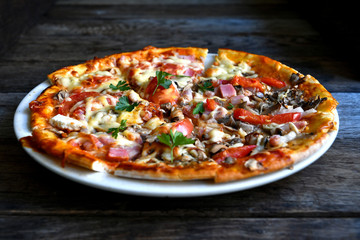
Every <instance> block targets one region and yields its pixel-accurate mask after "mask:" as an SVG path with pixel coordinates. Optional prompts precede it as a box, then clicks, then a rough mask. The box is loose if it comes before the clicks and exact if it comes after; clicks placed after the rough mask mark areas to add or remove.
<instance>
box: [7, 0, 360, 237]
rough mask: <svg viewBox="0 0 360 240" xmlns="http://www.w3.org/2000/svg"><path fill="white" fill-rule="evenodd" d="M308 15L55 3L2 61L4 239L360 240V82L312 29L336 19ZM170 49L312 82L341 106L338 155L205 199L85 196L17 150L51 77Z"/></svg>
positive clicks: (282, 5)
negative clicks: (34, 100)
mask: <svg viewBox="0 0 360 240" xmlns="http://www.w3.org/2000/svg"><path fill="white" fill-rule="evenodd" d="M159 2H160V4H159ZM139 5H141V7H139ZM331 12H332V11H331ZM307 14H308V13H307ZM307 14H305V13H304V11H303V9H302V8H297V7H296V5H295V6H294V5H293V4H290V5H289V4H288V3H287V1H282V0H274V1H264V0H256V1H248V0H242V1H232V0H229V1H226V2H225V3H224V4H221V3H219V1H217V0H211V1H210V2H209V3H207V4H204V1H202V0H197V1H196V2H195V3H189V2H188V1H186V0H185V1H184V2H182V3H179V2H176V1H170V3H168V4H166V3H164V2H163V1H160V0H157V1H155V2H153V4H149V3H148V4H145V5H144V2H143V1H142V0H139V1H133V2H132V3H131V4H124V1H120V2H117V1H115V2H114V0H106V1H105V2H100V1H97V0H91V1H89V2H84V1H82V0H78V1H71V2H69V1H67V0H59V1H58V2H57V3H56V4H55V5H54V7H53V8H51V10H50V11H48V12H47V13H46V15H44V16H43V18H42V19H41V21H40V22H38V24H36V25H35V26H33V27H32V28H30V29H29V30H28V31H27V32H25V33H24V34H22V35H21V36H20V38H19V41H18V42H17V44H16V45H14V47H13V48H12V49H11V51H8V52H7V53H5V54H2V55H0V73H1V75H0V81H1V88H0V99H1V101H0V132H1V134H0V239H70V238H75V239H84V238H90V239H104V238H110V239H243V238H245V239H325V238H326V239H359V238H360V221H359V216H360V165H359V164H358V161H359V160H360V148H359V147H358V145H357V143H358V141H359V136H360V125H359V124H358V123H359V122H360V107H359V100H358V99H360V81H359V80H360V79H359V75H358V73H357V67H356V66H355V67H354V65H353V64H352V62H351V61H350V62H349V59H351V58H349V55H350V53H348V52H346V53H342V54H340V52H341V49H342V48H341V46H339V45H337V44H334V41H329V40H328V39H327V37H328V35H327V34H329V33H327V34H325V33H324V32H323V31H319V28H318V25H314V23H313V22H312V21H314V20H316V18H319V17H325V18H324V19H329V18H326V17H327V16H324V15H321V16H320V15H319V16H316V15H314V16H313V17H312V19H310V18H308V17H307V16H308V15H307ZM324 14H325V13H324ZM333 21H336V19H335V20H333ZM320 22H323V21H320ZM345 30H346V29H344V31H345ZM345 33H348V32H345ZM324 34H325V35H324ZM345 35H346V34H345ZM169 44H171V45H174V46H188V45H191V46H199V47H207V48H209V49H210V52H216V50H217V49H218V48H219V47H227V48H231V49H238V50H243V51H248V52H252V53H257V54H263V55H267V56H269V57H272V58H274V59H276V60H279V61H281V62H283V63H285V64H287V65H289V66H291V67H293V68H295V69H297V70H299V71H300V72H302V73H305V74H311V75H313V76H314V77H315V78H317V79H319V81H320V82H321V83H322V84H324V86H325V87H326V88H327V89H328V90H329V91H330V92H332V93H333V96H334V97H335V98H336V99H337V100H338V101H339V106H338V112H339V116H340V130H339V133H338V137H337V139H336V141H335V142H334V144H333V146H332V147H331V148H330V149H329V150H328V151H327V152H326V153H325V154H324V155H323V156H322V157H321V158H320V159H318V160H317V161H316V162H315V163H313V164H312V165H310V166H309V167H307V168H306V169H304V170H303V171H301V172H299V173H297V174H294V175H292V176H290V177H288V178H285V179H283V180H280V181H277V182H274V183H271V184H268V185H265V186H261V187H258V188H254V189H250V190H247V191H241V192H234V193H229V194H223V195H218V196H206V197H198V198H151V197H138V196H131V195H125V194H118V193H112V192H106V191H103V190H98V189H94V188H90V187H87V186H84V185H81V184H78V183H74V182H72V181H70V180H67V179H64V178H62V177H60V176H57V175H55V174H54V173H52V172H50V171H48V170H47V169H45V168H44V167H42V166H40V165H39V164H38V163H36V162H35V161H34V160H33V159H31V158H30V157H29V156H28V155H27V154H26V152H25V151H24V150H23V149H22V147H21V146H20V143H19V142H18V141H17V139H16V138H15V134H14V131H13V116H14V112H15V109H16V107H17V105H18V104H19V103H20V101H21V99H22V98H23V97H24V96H25V95H26V94H27V93H28V92H29V91H30V90H31V89H33V88H34V87H35V86H37V85H38V84H39V83H41V82H43V81H44V80H45V79H46V76H47V74H49V73H51V72H52V71H54V70H56V69H58V68H60V67H64V66H68V65H72V64H77V63H81V62H84V61H86V60H88V59H92V58H93V57H94V56H98V57H103V56H106V55H109V54H113V53H116V52H122V51H132V50H137V49H140V48H143V47H145V46H147V45H154V46H157V47H167V46H169ZM354 48H356V47H354ZM289 171H291V170H289Z"/></svg>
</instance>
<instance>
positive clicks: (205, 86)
mask: <svg viewBox="0 0 360 240" xmlns="http://www.w3.org/2000/svg"><path fill="white" fill-rule="evenodd" d="M198 88H199V89H200V90H201V91H203V92H206V91H212V92H213V91H214V87H213V85H212V82H211V80H207V81H205V82H204V83H203V84H202V85H200V84H198Z"/></svg>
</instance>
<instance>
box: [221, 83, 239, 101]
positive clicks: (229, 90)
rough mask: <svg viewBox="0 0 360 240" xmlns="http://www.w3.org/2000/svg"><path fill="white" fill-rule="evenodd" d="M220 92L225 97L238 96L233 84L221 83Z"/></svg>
mask: <svg viewBox="0 0 360 240" xmlns="http://www.w3.org/2000/svg"><path fill="white" fill-rule="evenodd" d="M220 92H221V95H222V96H223V97H224V98H230V97H233V96H236V90H235V88H234V87H233V85H231V84H222V85H220Z"/></svg>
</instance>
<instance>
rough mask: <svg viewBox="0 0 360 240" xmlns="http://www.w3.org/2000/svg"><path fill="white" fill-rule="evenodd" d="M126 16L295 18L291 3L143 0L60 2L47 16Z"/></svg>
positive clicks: (123, 17) (71, 17)
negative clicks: (133, 0)
mask: <svg viewBox="0 0 360 240" xmlns="http://www.w3.org/2000/svg"><path fill="white" fill-rule="evenodd" d="M89 16H92V18H93V19H125V18H134V16H136V17H137V18H151V19H157V18H177V17H182V16H187V17H188V18H202V17H208V16H211V17H213V18H216V17H219V16H220V17H223V16H227V17H233V16H242V17H243V18H259V17H261V18H265V19H269V18H273V17H274V16H276V17H277V18H294V17H297V16H294V14H293V12H292V11H290V9H289V7H288V5H287V3H284V4H271V2H270V3H263V4H251V3H244V4H241V3H240V4H213V5H212V4H192V5H186V4H170V5H168V4H159V5H155V4H143V5H141V7H139V6H137V5H131V4H129V5H127V4H124V5H108V6H106V5H101V4H98V5H97V4H92V5H57V6H56V8H52V9H51V10H50V11H49V12H48V13H47V17H48V18H50V19H61V18H62V19H73V20H78V19H89Z"/></svg>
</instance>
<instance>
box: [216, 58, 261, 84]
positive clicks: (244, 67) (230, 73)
mask: <svg viewBox="0 0 360 240" xmlns="http://www.w3.org/2000/svg"><path fill="white" fill-rule="evenodd" d="M211 68H212V69H214V71H213V73H212V77H217V78H218V79H224V80H227V79H231V78H233V77H234V76H243V75H244V74H245V73H246V75H247V76H249V75H250V76H249V77H257V74H255V72H254V71H252V70H251V67H250V66H249V65H248V64H246V63H245V62H241V63H239V64H237V65H236V64H235V63H234V62H233V61H231V60H229V59H227V58H223V59H221V60H220V62H219V65H218V66H212V67H211Z"/></svg>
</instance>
